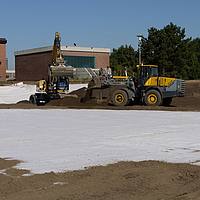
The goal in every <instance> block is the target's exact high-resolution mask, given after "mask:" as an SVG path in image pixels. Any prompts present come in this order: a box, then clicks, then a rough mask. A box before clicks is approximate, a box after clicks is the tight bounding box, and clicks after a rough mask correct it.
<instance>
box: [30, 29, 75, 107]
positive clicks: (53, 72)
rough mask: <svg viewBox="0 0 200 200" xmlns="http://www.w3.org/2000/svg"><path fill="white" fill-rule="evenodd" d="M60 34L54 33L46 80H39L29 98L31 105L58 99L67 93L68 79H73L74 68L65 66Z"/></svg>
mask: <svg viewBox="0 0 200 200" xmlns="http://www.w3.org/2000/svg"><path fill="white" fill-rule="evenodd" d="M60 42H61V39H60V34H59V33H58V32H56V33H55V39H54V45H53V53H52V59H51V63H50V64H49V67H48V80H40V81H39V82H38V83H37V86H36V93H35V94H32V95H31V96H30V97H29V102H30V103H31V104H37V105H42V104H45V103H48V102H49V101H50V100H52V99H59V98H62V97H64V96H65V95H66V92H68V91H69V77H73V70H74V68H73V67H71V66H65V60H64V59H63V57H62V53H61V46H60Z"/></svg>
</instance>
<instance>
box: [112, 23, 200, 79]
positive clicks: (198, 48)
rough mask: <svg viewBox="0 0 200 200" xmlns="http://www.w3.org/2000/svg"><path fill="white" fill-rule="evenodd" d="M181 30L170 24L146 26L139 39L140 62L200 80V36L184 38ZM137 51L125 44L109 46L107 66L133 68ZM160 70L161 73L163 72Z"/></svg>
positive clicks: (169, 72) (169, 74) (168, 74)
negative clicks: (143, 34)
mask: <svg viewBox="0 0 200 200" xmlns="http://www.w3.org/2000/svg"><path fill="white" fill-rule="evenodd" d="M185 37H186V35H185V29H184V28H183V29H182V28H181V27H179V26H177V25H174V24H173V23H170V24H169V25H167V26H165V27H164V28H163V29H160V30H157V29H156V28H155V27H152V28H150V29H148V37H147V38H144V37H143V38H142V45H141V52H142V53H141V55H142V63H143V64H147V65H148V64H152V65H158V67H159V74H160V75H165V76H168V77H175V78H182V79H200V39H199V38H196V39H194V40H192V39H191V38H185ZM137 64H138V51H135V50H134V49H133V48H132V47H131V46H128V45H125V46H123V45H122V46H121V47H119V48H118V49H113V52H112V53H111V56H110V65H111V68H112V69H113V70H116V71H120V70H123V69H124V67H126V68H128V69H129V70H132V71H136V65H137ZM163 72H164V74H163Z"/></svg>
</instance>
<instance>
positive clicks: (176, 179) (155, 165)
mask: <svg viewBox="0 0 200 200" xmlns="http://www.w3.org/2000/svg"><path fill="white" fill-rule="evenodd" d="M85 92H86V91H85V88H82V89H80V90H77V91H74V92H72V93H71V95H77V96H78V97H77V98H75V97H72V96H68V97H65V98H64V99H59V100H53V101H50V102H49V103H48V104H46V105H44V106H36V105H30V104H29V103H28V102H27V101H22V102H19V103H18V104H12V105H0V108H1V109H19V108H20V109H52V108H53V109H70V108H76V109H85V108H87V109H112V110H113V109H114V110H115V109H122V110H166V111H198V112H199V111H200V81H187V82H186V92H187V96H186V97H183V98H174V99H173V101H172V103H171V105H170V106H168V107H164V106H157V107H147V106H145V105H144V104H142V103H141V104H134V103H133V104H132V105H130V106H125V107H116V106H113V105H112V104H108V103H106V102H105V103H102V104H98V102H97V101H96V100H95V99H92V100H89V101H86V102H85V103H82V102H81V99H82V98H83V97H84V96H85ZM19 162H20V161H17V160H7V159H1V158H0V172H1V173H0V199H6V200H18V199H20V200H35V199H43V200H51V199H52V200H64V199H65V200H77V199H79V200H84V199H87V200H88V199H91V200H93V199H94V200H97V199H102V200H110V199H113V200H114V199H115V200H118V199H119V200H124V199H136V200H144V199H148V200H167V199H168V200H180V199H181V200H185V199H197V200H198V199H200V166H195V165H190V164H185V163H184V164H180V163H176V164H173V163H165V162H159V161H143V162H119V163H116V164H110V165H107V166H96V167H90V168H88V169H85V170H79V171H72V172H64V173H53V172H51V173H45V174H35V175H32V176H23V174H27V173H29V171H27V170H17V169H16V168H14V166H16V165H17V164H18V163H19Z"/></svg>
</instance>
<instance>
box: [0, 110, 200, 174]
mask: <svg viewBox="0 0 200 200" xmlns="http://www.w3.org/2000/svg"><path fill="white" fill-rule="evenodd" d="M0 113H1V115H0V137H1V140H0V157H1V158H8V157H9V158H13V159H18V160H22V161H24V162H23V163H21V164H19V165H18V168H23V169H28V170H31V172H32V173H45V172H50V171H54V172H61V171H68V170H78V169H84V167H88V166H93V165H106V164H108V163H114V162H117V161H142V160H160V161H167V162H187V163H193V164H197V165H199V164H200V159H199V158H200V141H199V132H200V112H167V111H136V110H129V111H125V110H124V111H123V110H73V109H71V110H70V109H66V110H62V109H55V110H38V109H34V110H23V109H9V110H5V109H3V110H0Z"/></svg>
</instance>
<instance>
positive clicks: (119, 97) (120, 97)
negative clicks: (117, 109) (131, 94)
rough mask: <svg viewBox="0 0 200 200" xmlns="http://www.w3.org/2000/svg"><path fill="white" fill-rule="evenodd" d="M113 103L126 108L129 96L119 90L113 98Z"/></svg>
mask: <svg viewBox="0 0 200 200" xmlns="http://www.w3.org/2000/svg"><path fill="white" fill-rule="evenodd" d="M112 102H113V104H114V105H115V106H125V105H126V104H127V103H128V96H127V94H126V92H125V91H123V90H117V91H115V92H114V94H113V96H112Z"/></svg>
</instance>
